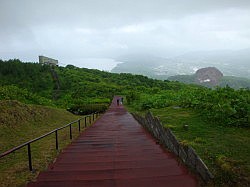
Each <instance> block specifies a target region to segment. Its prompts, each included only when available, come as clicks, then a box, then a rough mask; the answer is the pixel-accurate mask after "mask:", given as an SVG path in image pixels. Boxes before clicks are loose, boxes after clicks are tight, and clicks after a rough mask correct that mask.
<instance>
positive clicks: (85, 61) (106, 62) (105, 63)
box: [67, 58, 122, 71]
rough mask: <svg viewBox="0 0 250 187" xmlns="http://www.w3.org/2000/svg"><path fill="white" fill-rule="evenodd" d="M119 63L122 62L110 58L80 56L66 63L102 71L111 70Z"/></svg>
mask: <svg viewBox="0 0 250 187" xmlns="http://www.w3.org/2000/svg"><path fill="white" fill-rule="evenodd" d="M119 63H122V62H118V61H115V60H114V59H111V58H82V59H73V60H70V62H67V64H72V65H74V66H77V67H81V68H89V69H99V70H103V71H111V70H112V69H113V68H114V67H115V66H116V65H117V64H119Z"/></svg>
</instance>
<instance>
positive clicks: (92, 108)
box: [0, 60, 250, 185]
mask: <svg viewBox="0 0 250 187" xmlns="http://www.w3.org/2000/svg"><path fill="white" fill-rule="evenodd" d="M55 74H56V76H55ZM183 79H186V78H185V77H184V78H183ZM58 85H59V86H58ZM114 95H123V96H124V97H125V98H126V101H127V105H128V108H129V109H130V110H131V111H137V112H138V111H140V112H142V113H143V112H144V111H146V110H151V111H153V113H154V114H155V115H158V116H160V117H161V120H162V121H163V122H164V124H166V126H168V127H171V128H173V130H174V132H175V133H176V134H177V137H178V138H179V140H180V141H183V142H187V143H188V144H191V145H192V146H194V148H195V149H196V150H197V151H198V153H199V154H200V155H201V158H202V159H204V161H205V163H206V164H208V166H209V167H210V168H211V171H212V172H213V174H214V175H215V176H216V181H217V182H216V184H217V185H221V184H225V185H227V184H230V185H231V184H235V183H234V181H239V180H241V179H242V178H241V177H242V176H243V177H244V176H245V175H249V173H250V170H249V162H248V161H247V160H248V158H249V154H248V153H246V152H249V151H248V150H249V146H248V145H249V143H250V142H249V137H248V132H249V128H250V122H249V120H250V90H249V89H238V90H234V89H232V88H230V87H228V86H225V87H224V88H214V89H210V88H206V87H202V86H199V85H191V84H190V85H187V84H184V83H180V82H175V81H168V80H166V81H161V80H154V79H150V78H148V77H145V76H142V75H131V74H126V73H120V74H114V73H108V72H104V71H99V70H90V69H86V68H78V67H75V66H73V65H67V66H66V67H53V68H52V67H50V66H48V65H40V64H37V63H22V62H20V61H19V60H9V61H1V60H0V100H18V101H20V102H22V103H26V104H36V105H44V106H50V107H56V108H64V109H68V110H69V111H72V112H73V113H77V114H88V113H92V112H96V111H104V110H105V109H106V107H107V106H108V104H109V103H110V101H111V99H112V97H113V96H114ZM184 123H188V124H189V126H190V130H188V131H185V132H184V131H183V129H182V126H183V124H184ZM1 125H2V123H1V124H0V126H1ZM218 138H221V139H223V141H221V140H220V139H218ZM234 139H237V140H235V141H233V140H234ZM243 140H244V141H243ZM237 142H238V143H237ZM229 146H230V149H229V148H228V147H229ZM234 146H237V148H235V149H234V148H233V147H234ZM243 146H244V147H245V148H244V149H243V148H242V147H243ZM213 147H214V149H213ZM231 159H232V160H233V161H232V162H233V166H232V167H231V165H230V164H231ZM228 160H229V161H228ZM228 162H230V163H228ZM216 163H220V164H219V165H220V166H218V164H216ZM227 164H229V165H230V167H229V166H228V165H227ZM227 166H228V167H227ZM238 166H239V168H240V170H241V171H240V172H239V171H238V170H237V169H235V168H237V167H238ZM218 168H219V169H218ZM228 168H233V169H230V172H228V171H229V170H227V169H228ZM243 171H244V172H245V173H244V172H243ZM235 176H236V177H235ZM244 180H245V178H244Z"/></svg>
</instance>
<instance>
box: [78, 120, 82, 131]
mask: <svg viewBox="0 0 250 187" xmlns="http://www.w3.org/2000/svg"><path fill="white" fill-rule="evenodd" d="M78 131H79V132H80V131H81V121H80V119H79V120H78Z"/></svg>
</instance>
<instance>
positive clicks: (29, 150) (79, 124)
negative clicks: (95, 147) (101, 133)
mask: <svg viewBox="0 0 250 187" xmlns="http://www.w3.org/2000/svg"><path fill="white" fill-rule="evenodd" d="M98 115H99V113H93V114H90V115H87V116H84V117H82V118H80V119H78V120H75V121H72V122H70V123H69V124H67V125H64V126H62V127H59V128H57V129H54V130H52V131H50V132H48V133H46V134H44V135H42V136H39V137H38V138H35V139H32V140H30V141H28V142H25V143H23V144H21V145H18V146H17V147H14V148H12V149H10V150H8V151H5V152H4V153H1V154H0V158H3V157H5V156H7V155H9V154H11V153H13V152H15V151H17V150H19V149H21V148H23V147H25V146H28V158H29V170H30V171H32V170H33V168H32V159H31V146H30V145H31V143H33V142H36V141H38V140H40V139H42V138H44V137H46V136H49V135H51V134H52V133H55V135H56V150H58V149H59V147H58V131H59V130H62V129H64V128H66V127H68V126H69V127H70V139H71V140H72V124H74V123H77V122H78V131H79V132H80V131H81V120H82V119H84V127H85V128H86V126H87V118H89V124H90V123H91V120H92V119H93V121H94V120H95V119H96V118H97V117H98Z"/></svg>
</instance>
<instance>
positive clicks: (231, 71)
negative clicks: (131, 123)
mask: <svg viewBox="0 0 250 187" xmlns="http://www.w3.org/2000/svg"><path fill="white" fill-rule="evenodd" d="M116 60H117V61H120V62H123V63H120V64H117V66H116V67H115V68H113V69H112V71H111V72H116V73H120V72H127V73H133V74H143V75H147V76H149V77H153V78H159V79H167V78H168V77H169V76H174V75H190V74H193V73H195V72H196V71H197V70H198V69H200V68H204V67H216V68H218V69H219V70H220V71H222V73H223V74H224V75H225V76H236V77H246V78H250V48H248V49H243V50H237V51H236V50H235V51H233V50H218V51H196V52H189V53H186V54H183V55H180V56H176V57H172V58H162V57H157V56H153V55H142V54H133V55H124V56H121V57H119V58H117V59H116Z"/></svg>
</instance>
